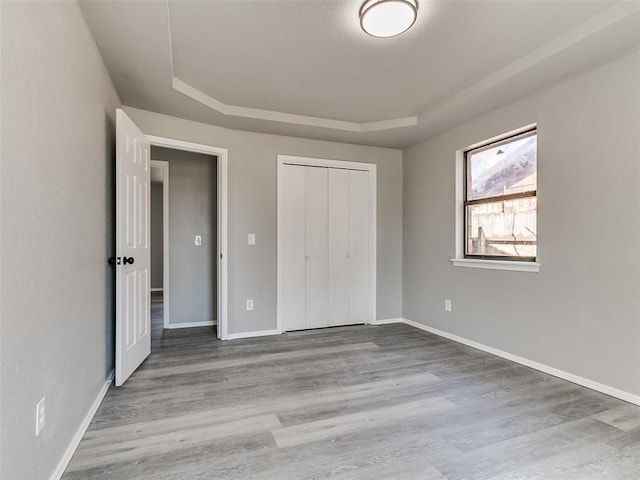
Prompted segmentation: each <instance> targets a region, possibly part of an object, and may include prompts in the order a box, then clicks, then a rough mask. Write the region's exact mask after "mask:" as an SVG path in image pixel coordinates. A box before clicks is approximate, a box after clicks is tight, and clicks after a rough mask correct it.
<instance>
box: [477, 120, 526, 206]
mask: <svg viewBox="0 0 640 480" xmlns="http://www.w3.org/2000/svg"><path fill="white" fill-rule="evenodd" d="M537 138H538V137H537V135H536V133H535V132H530V133H527V134H524V135H521V136H519V137H515V138H512V139H510V140H507V141H505V142H500V143H497V144H495V145H491V146H490V147H482V148H478V149H476V150H471V151H469V152H468V153H467V200H476V199H479V198H487V197H495V196H497V195H509V194H511V193H520V192H532V191H535V190H536V189H537V183H538V179H537V160H538V158H537V150H538V142H537Z"/></svg>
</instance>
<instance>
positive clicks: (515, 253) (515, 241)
mask: <svg viewBox="0 0 640 480" xmlns="http://www.w3.org/2000/svg"><path fill="white" fill-rule="evenodd" d="M536 212H537V199H536V197H527V198H519V199H516V200H507V201H501V202H490V203H480V204H476V205H469V206H467V212H466V213H467V252H466V253H467V255H491V256H506V257H535V256H536V236H537V235H536V234H537V229H536Z"/></svg>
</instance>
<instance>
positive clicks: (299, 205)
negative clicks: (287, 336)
mask: <svg viewBox="0 0 640 480" xmlns="http://www.w3.org/2000/svg"><path fill="white" fill-rule="evenodd" d="M305 178H306V168H305V167H302V166H297V165H283V167H282V172H281V176H280V187H279V188H280V201H281V202H282V205H281V206H280V211H281V217H280V221H281V226H280V233H281V237H280V238H279V239H278V241H279V242H280V243H281V248H280V255H281V256H282V258H281V259H280V262H281V264H280V265H281V275H282V278H281V279H280V288H281V299H280V308H281V310H280V315H281V319H282V328H283V329H284V330H285V331H287V330H302V329H304V328H306V324H305V317H306V305H305V298H306V289H305V283H306V273H305V270H306V267H305V263H306V262H305V255H306V242H305V228H306V212H305V210H306V206H305V197H306V195H305V183H306V180H305Z"/></svg>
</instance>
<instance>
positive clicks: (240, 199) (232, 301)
mask: <svg viewBox="0 0 640 480" xmlns="http://www.w3.org/2000/svg"><path fill="white" fill-rule="evenodd" d="M125 110H126V112H127V114H128V115H129V116H130V117H131V118H132V119H133V121H134V122H136V123H137V124H138V126H139V127H140V128H141V129H142V131H143V132H145V133H147V134H150V135H157V136H161V137H168V138H174V139H179V140H184V141H189V142H194V143H200V144H205V145H213V146H216V147H223V148H227V149H229V257H228V258H229V261H230V263H229V333H230V334H234V333H242V332H254V331H262V330H272V329H275V328H276V247H277V244H276V194H277V190H276V174H277V165H276V156H277V155H278V154H287V155H298V156H306V157H318V158H329V159H335V160H347V161H357V162H369V163H375V164H376V165H377V170H378V219H377V221H378V238H377V243H378V266H377V269H378V270H377V273H378V302H377V314H378V318H380V319H384V318H398V317H400V316H401V315H402V152H401V151H400V150H393V149H385V148H376V147H365V146H360V145H350V144H341V143H333V142H324V141H318V140H308V139H303V138H294V137H284V136H277V135H266V134H259V133H251V132H242V131H237V130H229V129H225V128H220V127H215V126H212V125H206V124H203V123H198V122H191V121H187V120H182V119H179V118H175V117H169V116H166V115H160V114H157V113H152V112H147V111H143V110H138V109H135V108H130V107H126V108H125ZM248 233H255V234H256V245H255V246H249V245H247V234H248ZM171 288H173V287H171ZM247 298H252V299H254V302H255V307H254V310H253V311H252V312H247V311H245V300H246V299H247Z"/></svg>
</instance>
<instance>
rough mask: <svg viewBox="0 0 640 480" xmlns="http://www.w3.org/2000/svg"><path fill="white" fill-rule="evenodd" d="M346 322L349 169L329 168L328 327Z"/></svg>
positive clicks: (347, 303)
mask: <svg viewBox="0 0 640 480" xmlns="http://www.w3.org/2000/svg"><path fill="white" fill-rule="evenodd" d="M349 323H352V322H350V321H349V170H345V169H339V168H330V169H329V325H330V326H332V327H333V326H337V325H347V324H349Z"/></svg>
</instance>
